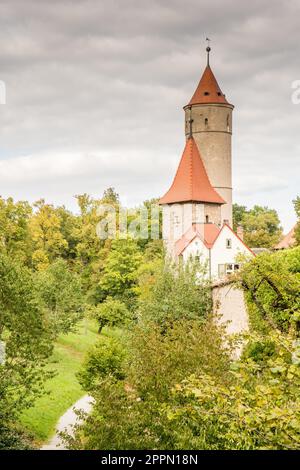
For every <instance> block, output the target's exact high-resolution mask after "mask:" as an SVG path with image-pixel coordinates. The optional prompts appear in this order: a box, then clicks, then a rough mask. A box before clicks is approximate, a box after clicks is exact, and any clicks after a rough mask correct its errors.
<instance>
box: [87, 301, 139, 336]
mask: <svg viewBox="0 0 300 470" xmlns="http://www.w3.org/2000/svg"><path fill="white" fill-rule="evenodd" d="M89 313H90V315H91V316H92V317H93V318H95V319H96V320H97V322H98V324H99V330H98V332H99V333H101V331H102V328H104V326H111V327H114V326H122V325H126V324H127V323H128V322H130V321H131V320H132V314H131V313H130V311H129V310H128V308H127V307H126V305H125V304H124V303H123V302H121V301H120V300H118V299H113V298H112V297H107V298H106V299H105V300H104V302H102V303H101V304H98V305H96V306H92V307H90V309H89Z"/></svg>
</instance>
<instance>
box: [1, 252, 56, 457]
mask: <svg viewBox="0 0 300 470" xmlns="http://www.w3.org/2000/svg"><path fill="white" fill-rule="evenodd" d="M0 344H1V350H2V354H1V358H0V423H1V424H0V447H2V448H13V447H24V442H23V443H22V435H21V434H20V432H19V430H18V429H16V426H15V424H14V423H15V422H16V421H17V417H18V415H19V413H20V412H21V411H22V410H23V409H24V408H27V407H30V406H32V404H33V403H34V399H35V398H36V397H37V396H39V395H40V394H41V393H42V392H43V383H44V381H45V380H46V378H47V377H49V372H47V371H45V367H44V366H45V363H46V359H47V357H48V356H49V355H50V353H51V350H52V345H51V342H50V338H49V333H48V331H47V329H46V328H45V325H44V319H43V316H42V315H41V313H40V312H39V310H38V308H37V305H36V302H35V299H34V288H33V281H32V276H31V273H30V271H29V270H28V269H26V268H24V267H21V266H20V265H19V264H18V263H17V262H16V261H12V260H11V259H10V258H8V257H7V256H6V255H0ZM25 447H26V445H25Z"/></svg>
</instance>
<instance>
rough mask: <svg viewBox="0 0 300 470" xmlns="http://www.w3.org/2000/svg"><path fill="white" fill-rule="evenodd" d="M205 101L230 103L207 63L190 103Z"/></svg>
mask: <svg viewBox="0 0 300 470" xmlns="http://www.w3.org/2000/svg"><path fill="white" fill-rule="evenodd" d="M203 103H225V104H229V103H228V101H227V100H226V98H225V95H224V94H223V93H222V91H221V88H220V87H219V85H218V82H217V80H216V78H215V76H214V74H213V72H212V70H211V68H210V66H209V65H207V67H206V69H205V70H204V73H203V75H202V77H201V79H200V82H199V84H198V86H197V88H196V91H195V93H194V94H193V96H192V99H191V101H190V102H189V105H193V104H203Z"/></svg>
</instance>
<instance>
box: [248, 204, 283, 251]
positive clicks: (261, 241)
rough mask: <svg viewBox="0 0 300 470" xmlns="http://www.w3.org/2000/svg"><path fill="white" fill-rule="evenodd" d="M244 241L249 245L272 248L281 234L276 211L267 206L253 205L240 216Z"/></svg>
mask: <svg viewBox="0 0 300 470" xmlns="http://www.w3.org/2000/svg"><path fill="white" fill-rule="evenodd" d="M242 226H243V229H244V241H245V243H246V244H247V245H248V246H250V247H255V248H272V247H273V246H274V245H276V244H277V243H278V242H279V240H280V237H281V235H282V228H281V226H280V220H279V218H278V215H277V212H276V211H275V210H274V209H269V208H268V207H261V206H254V207H253V209H250V210H249V211H247V212H246V213H244V215H243V217H242Z"/></svg>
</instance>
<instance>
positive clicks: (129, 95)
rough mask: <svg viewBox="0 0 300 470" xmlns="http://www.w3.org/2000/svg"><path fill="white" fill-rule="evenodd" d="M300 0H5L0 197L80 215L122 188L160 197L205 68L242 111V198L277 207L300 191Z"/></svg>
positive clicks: (287, 206)
mask: <svg viewBox="0 0 300 470" xmlns="http://www.w3.org/2000/svg"><path fill="white" fill-rule="evenodd" d="M299 18H300V2H299V0H290V1H284V0H281V1H277V0H272V1H270V0H252V1H251V2H245V1H240V0H223V1H220V0H218V1H217V0H184V1H182V0H151V1H148V0H147V1H146V0H106V1H104V0H75V1H62V0H60V1H58V0H51V2H50V1H45V0H36V1H32V0H26V1H24V0H22V1H21V0H9V1H5V0H0V80H2V81H3V82H5V84H6V104H5V105H4V104H3V105H0V194H1V195H2V196H4V197H7V196H10V195H11V196H13V197H14V198H16V199H27V200H30V201H34V200H37V199H39V198H41V197H44V198H46V200H47V201H49V202H53V203H55V204H62V203H64V204H65V205H66V206H67V207H69V208H71V209H75V203H74V198H73V196H74V195H75V194H81V193H83V192H87V193H89V194H91V195H93V196H101V195H102V193H103V190H104V189H105V188H107V187H108V186H114V187H115V189H116V190H117V191H118V192H119V194H120V196H121V200H122V202H123V203H124V204H125V205H135V204H138V203H139V202H141V201H143V200H144V199H147V198H151V197H157V196H160V195H162V194H163V193H164V192H165V191H166V190H167V189H168V187H169V185H170V183H171V181H172V179H173V177H174V173H175V170H176V167H177V164H178V162H179V158H180V156H181V153H182V150H183V147H184V140H185V139H184V113H183V109H182V107H183V106H184V105H185V104H187V102H188V101H189V100H190V98H191V96H192V94H193V92H194V90H195V88H196V85H197V83H198V81H199V78H200V76H201V74H202V72H203V68H204V66H205V61H206V54H205V47H206V44H205V38H206V36H209V37H210V38H211V39H212V43H211V46H212V53H211V66H212V69H213V71H214V73H215V75H216V77H217V80H218V82H219V84H220V86H221V89H222V91H223V92H224V93H225V94H226V97H227V99H228V100H229V101H230V102H231V103H233V104H234V105H235V110H234V129H233V131H234V135H233V182H234V200H235V201H236V202H238V203H240V204H244V205H247V206H248V207H251V206H253V205H254V204H261V205H268V206H270V207H272V208H275V209H277V210H278V212H279V215H280V218H281V220H282V223H283V225H284V228H285V230H287V229H289V228H290V227H291V226H292V224H293V223H294V221H295V215H294V211H293V205H292V199H293V198H295V197H296V195H297V194H299V195H300V184H299V182H300V104H299V105H296V104H293V103H292V100H291V95H292V88H291V87H292V82H293V81H295V80H300V66H299V65H300V64H299V62H300V28H299Z"/></svg>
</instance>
